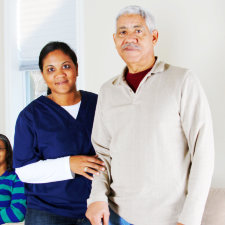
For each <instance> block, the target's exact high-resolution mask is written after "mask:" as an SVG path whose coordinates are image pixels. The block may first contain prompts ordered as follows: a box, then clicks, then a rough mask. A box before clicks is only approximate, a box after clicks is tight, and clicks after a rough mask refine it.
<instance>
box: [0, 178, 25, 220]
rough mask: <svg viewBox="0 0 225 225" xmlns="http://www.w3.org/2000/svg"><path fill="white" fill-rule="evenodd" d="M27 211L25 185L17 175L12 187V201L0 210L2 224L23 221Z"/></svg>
mask: <svg viewBox="0 0 225 225" xmlns="http://www.w3.org/2000/svg"><path fill="white" fill-rule="evenodd" d="M25 213H26V196H25V193H24V185H23V183H22V182H21V181H20V180H19V178H18V177H17V176H15V180H14V183H13V186H12V189H11V203H10V206H9V207H7V208H3V209H1V211H0V224H4V223H13V222H21V221H23V220H24V217H25Z"/></svg>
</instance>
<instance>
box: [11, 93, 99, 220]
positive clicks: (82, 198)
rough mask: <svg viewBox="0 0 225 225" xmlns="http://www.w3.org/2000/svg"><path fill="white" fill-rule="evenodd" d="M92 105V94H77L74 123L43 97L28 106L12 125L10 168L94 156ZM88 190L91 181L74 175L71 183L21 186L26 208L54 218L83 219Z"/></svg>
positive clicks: (93, 95) (27, 184)
mask: <svg viewBox="0 0 225 225" xmlns="http://www.w3.org/2000/svg"><path fill="white" fill-rule="evenodd" d="M96 101H97V95H96V94H93V93H90V92H86V91H81V105H80V109H79V112H78V115H77V118H76V119H74V118H73V116H71V115H70V114H69V113H68V112H67V111H66V110H65V109H63V108H62V107H61V106H59V105H58V104H56V103H55V102H53V101H52V100H51V99H49V98H47V97H45V96H41V97H39V98H38V99H36V100H34V101H33V102H32V103H31V104H29V105H28V106H27V107H26V108H25V109H24V110H23V111H22V112H21V113H20V114H19V117H18V119H17V122H16V130H15V139H14V154H13V158H14V167H15V168H18V167H22V166H25V165H28V164H31V163H34V162H38V161H39V160H45V159H56V158H60V157H65V156H72V155H94V154H95V152H94V149H93V146H92V144H91V140H90V138H91V131H92V125H93V118H94V113H95V107H96ZM90 188H91V181H89V180H88V179H87V178H85V177H83V176H80V175H77V174H76V178H75V179H70V180H65V181H58V182H51V183H43V184H31V183H25V190H26V193H27V205H28V207H30V208H34V209H41V210H47V211H49V212H52V213H54V214H57V215H62V216H69V217H74V218H83V217H84V216H85V212H86V199H87V198H88V196H89V192H90Z"/></svg>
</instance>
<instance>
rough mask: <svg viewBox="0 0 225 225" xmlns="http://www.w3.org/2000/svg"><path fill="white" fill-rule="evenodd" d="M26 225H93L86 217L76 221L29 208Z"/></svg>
mask: <svg viewBox="0 0 225 225" xmlns="http://www.w3.org/2000/svg"><path fill="white" fill-rule="evenodd" d="M25 225H91V224H90V222H89V220H88V219H87V218H86V217H85V218H82V219H75V218H71V217H65V216H59V215H55V214H52V213H50V212H47V211H43V210H38V209H31V208H27V212H26V216H25Z"/></svg>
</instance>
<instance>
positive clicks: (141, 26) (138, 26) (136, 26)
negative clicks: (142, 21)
mask: <svg viewBox="0 0 225 225" xmlns="http://www.w3.org/2000/svg"><path fill="white" fill-rule="evenodd" d="M133 28H144V26H143V25H134V26H133Z"/></svg>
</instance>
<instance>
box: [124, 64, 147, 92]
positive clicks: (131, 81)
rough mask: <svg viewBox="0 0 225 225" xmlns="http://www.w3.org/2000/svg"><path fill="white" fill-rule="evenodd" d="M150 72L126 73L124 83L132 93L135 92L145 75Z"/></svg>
mask: <svg viewBox="0 0 225 225" xmlns="http://www.w3.org/2000/svg"><path fill="white" fill-rule="evenodd" d="M150 70H151V68H149V69H147V70H144V71H141V72H138V73H129V71H128V72H127V74H126V75H125V78H126V81H127V83H128V85H129V86H130V87H131V88H132V90H133V91H134V92H136V90H137V88H138V86H139V84H140V83H141V81H142V79H143V78H144V77H145V76H146V74H147V73H148V72H149V71H150Z"/></svg>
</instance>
